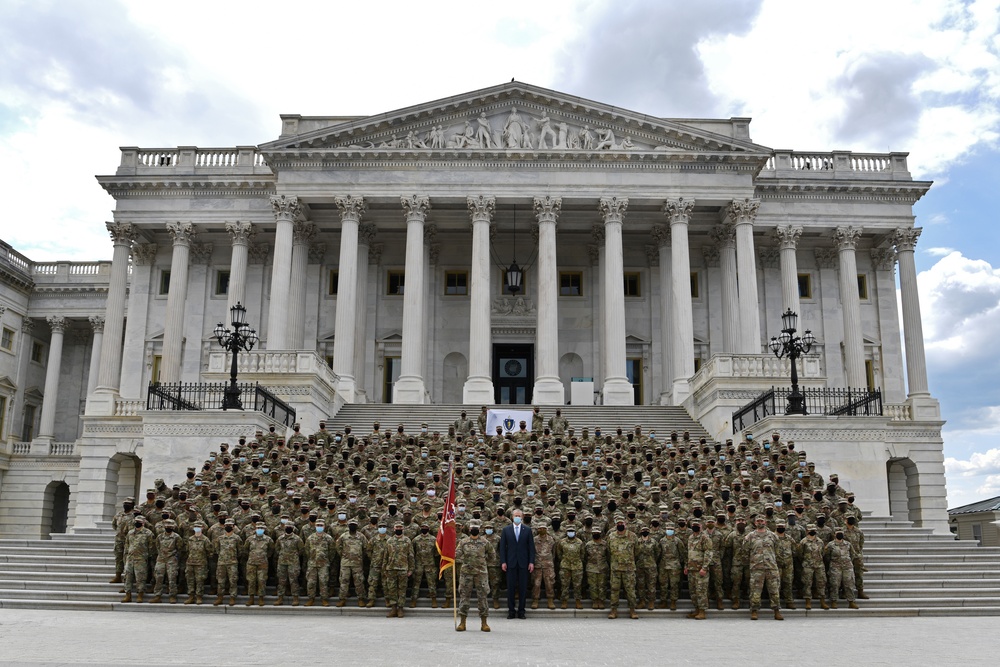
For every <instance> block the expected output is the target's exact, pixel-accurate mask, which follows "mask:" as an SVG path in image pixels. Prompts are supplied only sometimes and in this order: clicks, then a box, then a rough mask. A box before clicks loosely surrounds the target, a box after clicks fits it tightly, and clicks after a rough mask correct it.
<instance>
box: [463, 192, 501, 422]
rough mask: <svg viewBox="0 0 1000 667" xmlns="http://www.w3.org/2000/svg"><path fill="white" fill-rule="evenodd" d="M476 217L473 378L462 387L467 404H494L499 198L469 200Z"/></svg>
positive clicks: (472, 293) (471, 331) (471, 345)
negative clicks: (493, 295)
mask: <svg viewBox="0 0 1000 667" xmlns="http://www.w3.org/2000/svg"><path fill="white" fill-rule="evenodd" d="M467 204H468V207H469V213H470V215H471V216H472V267H471V270H470V273H469V275H470V278H471V281H470V282H471V285H470V291H469V377H468V378H467V379H466V381H465V386H464V387H463V389H462V402H464V403H492V402H493V400H494V396H493V379H492V377H491V375H490V359H491V355H492V349H493V345H492V329H491V323H490V267H491V262H490V221H491V220H492V218H493V211H494V208H495V206H496V200H495V198H493V197H486V196H483V195H480V196H478V197H469V198H468V199H467Z"/></svg>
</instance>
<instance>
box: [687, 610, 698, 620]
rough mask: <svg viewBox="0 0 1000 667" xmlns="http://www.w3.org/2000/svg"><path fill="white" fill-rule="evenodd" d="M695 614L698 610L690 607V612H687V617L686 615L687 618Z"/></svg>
mask: <svg viewBox="0 0 1000 667" xmlns="http://www.w3.org/2000/svg"><path fill="white" fill-rule="evenodd" d="M697 615H698V610H697V609H692V610H691V611H690V612H689V613H688V615H687V617H688V618H694V617H695V616H697Z"/></svg>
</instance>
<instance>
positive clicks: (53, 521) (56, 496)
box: [42, 481, 69, 537]
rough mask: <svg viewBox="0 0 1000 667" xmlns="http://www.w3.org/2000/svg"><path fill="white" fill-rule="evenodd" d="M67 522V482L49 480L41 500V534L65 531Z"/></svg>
mask: <svg viewBox="0 0 1000 667" xmlns="http://www.w3.org/2000/svg"><path fill="white" fill-rule="evenodd" d="M68 524H69V484H67V483H66V482H62V481H55V482H50V483H49V484H48V486H46V487H45V497H44V499H43V501H42V536H43V537H47V536H48V535H50V534H52V533H65V532H66V528H67V525H68Z"/></svg>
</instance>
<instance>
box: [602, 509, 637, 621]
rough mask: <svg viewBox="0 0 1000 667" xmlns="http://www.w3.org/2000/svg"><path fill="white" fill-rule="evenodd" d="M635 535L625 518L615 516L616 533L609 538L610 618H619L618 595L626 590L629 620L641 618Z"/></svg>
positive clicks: (619, 515)
mask: <svg viewBox="0 0 1000 667" xmlns="http://www.w3.org/2000/svg"><path fill="white" fill-rule="evenodd" d="M636 542H637V540H636V537H635V533H633V532H631V531H629V530H627V529H626V526H625V517H624V516H623V515H621V514H618V515H616V516H615V532H614V533H613V534H612V535H611V537H609V538H608V553H609V554H610V557H611V568H610V570H611V613H609V614H608V618H618V593H619V591H620V590H621V589H622V588H624V589H625V598H626V599H627V600H628V615H629V618H639V615H638V614H637V613H636V611H635V547H636Z"/></svg>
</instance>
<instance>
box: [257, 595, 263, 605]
mask: <svg viewBox="0 0 1000 667" xmlns="http://www.w3.org/2000/svg"><path fill="white" fill-rule="evenodd" d="M257 606H258V607H263V606H264V596H263V595H261V596H260V597H258V598H257Z"/></svg>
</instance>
